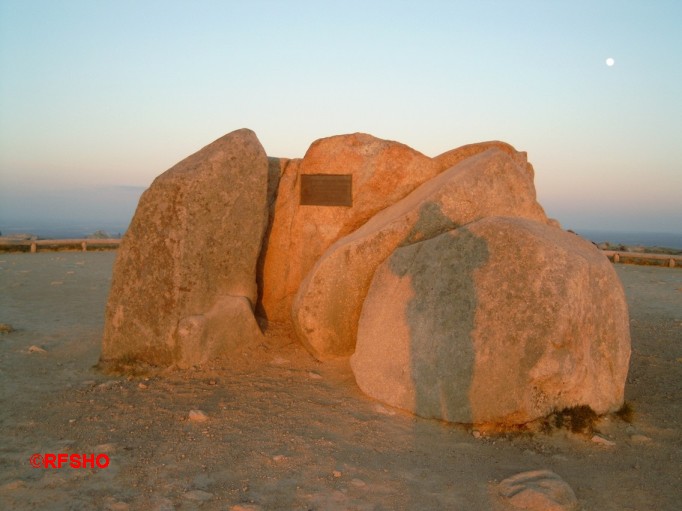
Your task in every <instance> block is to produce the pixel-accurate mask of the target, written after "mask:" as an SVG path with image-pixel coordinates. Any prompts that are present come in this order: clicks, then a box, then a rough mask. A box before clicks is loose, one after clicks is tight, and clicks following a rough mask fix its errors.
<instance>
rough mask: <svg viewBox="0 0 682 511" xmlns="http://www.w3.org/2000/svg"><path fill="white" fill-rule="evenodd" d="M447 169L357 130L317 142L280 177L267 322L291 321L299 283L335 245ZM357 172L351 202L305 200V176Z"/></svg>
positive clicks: (267, 275)
mask: <svg viewBox="0 0 682 511" xmlns="http://www.w3.org/2000/svg"><path fill="white" fill-rule="evenodd" d="M441 170H442V169H441V168H440V167H439V166H438V165H437V164H436V163H435V162H434V161H433V160H432V159H431V158H429V157H428V156H425V155H423V154H422V153H420V152H418V151H415V150H414V149H412V148H410V147H408V146H406V145H404V144H400V143H398V142H393V141H389V140H382V139H379V138H376V137H373V136H371V135H366V134H363V133H355V134H352V135H339V136H335V137H330V138H324V139H320V140H317V141H316V142H314V143H313V144H312V145H311V146H310V148H309V149H308V151H307V152H306V154H305V157H304V158H303V159H302V160H292V161H290V162H289V163H288V165H287V167H286V169H285V170H284V174H283V175H282V178H281V181H280V185H279V191H278V195H277V202H276V205H275V212H274V223H273V226H272V231H271V233H270V236H269V240H268V247H267V251H266V253H265V256H264V263H263V283H264V284H263V286H264V287H263V297H262V305H263V309H264V312H265V314H266V316H267V318H268V319H269V320H274V321H285V322H289V321H290V320H291V304H292V302H293V298H294V295H295V294H296V291H297V290H298V288H299V285H300V284H301V282H302V281H303V279H304V278H305V276H306V275H307V274H308V272H309V271H310V269H311V268H312V267H313V265H314V264H315V263H316V262H317V260H318V259H319V258H320V256H321V255H322V254H323V253H324V251H325V250H327V248H329V246H330V245H331V244H332V243H334V242H335V241H336V240H338V239H339V238H341V237H343V236H346V235H347V234H350V233H351V232H353V231H354V230H355V229H357V228H358V227H360V226H361V225H362V224H364V223H365V222H366V221H367V220H369V219H370V218H371V217H372V216H374V215H375V214H376V213H378V212H379V211H381V210H382V209H384V208H386V207H388V206H390V205H392V204H394V203H395V202H397V201H399V200H400V199H402V198H403V197H405V196H406V195H407V194H409V193H410V192H411V191H412V190H414V189H415V188H416V187H417V186H419V185H420V184H422V183H424V182H426V181H428V180H429V179H431V178H432V177H434V176H436V175H437V174H438V173H439V172H440V171H441ZM311 174H312V175H315V174H337V175H339V174H341V175H345V176H352V205H351V206H350V207H345V206H331V207H330V206H316V205H301V204H300V200H299V199H300V193H301V179H302V176H305V175H311Z"/></svg>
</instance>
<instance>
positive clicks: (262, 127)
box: [0, 0, 682, 232]
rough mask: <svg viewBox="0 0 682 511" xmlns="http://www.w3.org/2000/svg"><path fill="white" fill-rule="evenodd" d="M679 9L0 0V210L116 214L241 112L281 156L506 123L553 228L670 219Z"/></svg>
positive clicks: (651, 226) (681, 161)
mask: <svg viewBox="0 0 682 511" xmlns="http://www.w3.org/2000/svg"><path fill="white" fill-rule="evenodd" d="M681 25H682V2H681V1H679V0H641V1H637V0H618V1H615V0H613V1H606V0H602V1H600V0H591V1H581V0H570V1H559V0H557V1H550V0H535V1H529V0H526V1H522V0H519V1H511V0H509V1H502V0H498V1H491V0H488V1H486V0H483V1H473V0H472V1H467V2H464V1H449V2H447V1H441V2H437V1H423V0H422V1H411V2H406V1H399V0H393V1H371V0H364V1H353V0H345V1H323V0H317V1H286V0H280V1H263V0H248V1H247V0H243V1H220V2H218V1H215V2H213V1H205V0H194V1H189V0H187V1H169V0H166V1H150V0H146V1H145V0H136V1H126V0H115V1H113V0H112V1H108V0H88V1H73V0H62V1H32V0H20V1H12V0H0V225H1V224H2V221H3V220H5V221H7V220H8V219H14V218H21V217H22V215H24V217H26V215H33V217H36V218H37V217H40V216H41V215H42V216H45V217H48V218H52V219H54V218H55V217H59V215H62V216H64V218H66V217H68V216H72V217H74V218H80V217H81V216H86V217H87V216H90V217H97V216H98V215H104V214H106V215H108V216H111V215H114V216H115V215H117V214H118V213H117V211H121V214H122V215H123V216H124V217H126V215H128V216H129V215H130V214H132V210H131V208H132V206H131V204H132V203H133V202H134V201H132V202H131V200H130V193H133V194H134V193H136V192H134V191H133V192H129V190H130V188H125V187H129V186H137V187H146V186H148V185H149V183H150V182H151V181H152V179H153V178H154V177H155V176H156V175H158V174H160V173H161V172H163V171H164V170H166V169H167V168H169V167H171V166H172V165H173V164H174V163H176V162H177V161H179V160H180V159H182V158H184V157H185V156H187V155H189V154H191V153H192V152H194V151H196V150H198V149H199V148H201V147H202V146H204V145H206V144H208V143H209V142H211V141H213V140H214V139H216V138H218V137H219V136H221V135H223V134H225V133H228V132H230V131H232V130H235V129H238V128H242V127H248V128H251V129H253V130H254V131H255V132H256V133H257V134H258V136H259V138H260V140H261V142H262V144H263V145H264V147H265V149H266V151H267V152H268V154H270V155H273V156H286V157H300V156H303V154H304V153H305V150H306V149H307V147H308V146H309V145H310V144H311V143H312V142H313V141H314V140H316V139H318V138H321V137H325V136H330V135H335V134H341V133H351V132H355V131H362V132H367V133H371V134H373V135H376V136H378V137H381V138H387V139H393V140H398V141H400V142H403V143H406V144H408V145H410V146H412V147H414V148H415V149H417V150H419V151H422V152H423V153H425V154H427V155H429V156H435V155H437V154H439V153H441V152H444V151H446V150H448V149H451V148H454V147H457V146H460V145H463V144H467V143H471V142H477V141H482V140H491V139H498V140H504V141H506V142H509V143H511V144H513V145H514V146H515V147H516V148H517V149H519V150H524V151H527V152H528V154H529V159H530V161H531V162H532V163H533V165H534V166H535V169H536V187H537V189H538V195H539V199H540V201H541V203H542V204H543V206H544V207H545V209H546V210H547V211H548V213H549V214H550V215H551V216H554V217H557V218H558V219H559V220H560V221H561V222H562V224H563V225H564V226H565V227H566V228H574V229H581V228H595V229H600V228H601V229H621V230H642V229H646V230H653V231H671V232H682V98H681V97H680V95H681V93H682V35H681V34H682V31H680V28H679V27H680V26H681ZM607 57H612V58H614V59H615V65H614V66H613V67H608V66H607V65H606V64H605V59H606V58H607ZM120 187H124V188H120ZM93 189H97V190H98V192H96V193H93V196H94V197H98V198H97V200H93V201H90V202H88V201H83V202H82V204H81V205H80V206H79V207H78V208H77V210H76V211H71V210H70V206H69V203H70V202H71V200H72V197H73V196H74V194H76V193H78V194H81V195H84V194H85V193H86V192H88V191H91V190H93ZM102 190H105V191H107V190H108V192H106V193H105V192H102ZM112 190H119V191H122V193H123V192H125V193H123V196H125V194H126V193H127V194H128V196H126V197H128V198H127V199H125V198H121V197H122V196H121V195H120V194H119V195H117V194H114V193H109V192H111V191H112ZM133 190H134V189H133ZM107 194H109V195H107ZM13 197H14V198H13ZM106 197H109V198H108V199H106V200H110V201H111V204H108V205H107V206H106V207H105V206H104V204H103V202H102V201H103V200H105V199H104V198H106ZM59 201H61V203H60V204H61V206H59V205H57V203H58V202H59ZM116 201H119V202H118V203H117V202H116ZM116 204H119V205H118V206H117V205H116ZM116 208H118V209H116Z"/></svg>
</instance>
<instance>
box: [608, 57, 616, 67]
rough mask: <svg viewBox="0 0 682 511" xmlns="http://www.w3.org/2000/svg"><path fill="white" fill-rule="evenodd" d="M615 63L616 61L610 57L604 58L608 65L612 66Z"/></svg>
mask: <svg viewBox="0 0 682 511" xmlns="http://www.w3.org/2000/svg"><path fill="white" fill-rule="evenodd" d="M615 63H616V61H615V60H614V59H612V58H611V57H609V58H608V59H606V65H607V66H609V67H612V66H613V65H614V64H615Z"/></svg>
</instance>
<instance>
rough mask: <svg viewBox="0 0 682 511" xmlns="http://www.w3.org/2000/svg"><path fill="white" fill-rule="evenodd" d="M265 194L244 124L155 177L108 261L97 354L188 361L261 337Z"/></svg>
mask: <svg viewBox="0 0 682 511" xmlns="http://www.w3.org/2000/svg"><path fill="white" fill-rule="evenodd" d="M267 194H268V159H267V156H266V154H265V151H264V149H263V147H262V146H261V144H260V142H259V141H258V139H257V137H256V135H255V133H253V132H252V131H250V130H247V129H242V130H238V131H234V132H232V133H229V134H227V135H225V136H223V137H222V138H220V139H218V140H216V141H215V142H213V143H211V144H210V145H208V146H206V147H204V148H203V149H201V150H200V151H198V152H197V153H195V154H193V155H191V156H189V157H188V158H186V159H185V160H183V161H181V162H180V163H178V164H177V165H175V166H174V167H172V168H171V169H170V170H168V171H166V172H164V173H163V174H161V175H160V176H159V177H157V178H156V179H155V180H154V182H153V183H152V185H151V187H150V188H149V189H148V190H147V191H146V192H145V193H144V194H143V195H142V197H141V199H140V202H139V204H138V207H137V210H136V212H135V216H134V218H133V220H132V223H131V225H130V228H129V229H128V231H127V233H126V235H125V236H124V238H123V241H122V243H121V247H120V249H119V253H118V257H117V259H116V264H115V266H114V275H113V281H112V286H111V291H110V294H109V300H108V303H107V308H106V319H105V329H104V338H103V346H102V360H103V361H104V362H106V361H110V360H116V359H137V360H140V361H144V362H147V363H150V364H154V365H171V364H176V365H178V366H180V367H187V366H191V365H194V364H201V363H204V362H207V361H210V360H213V359H215V358H219V357H221V356H223V355H224V354H225V353H227V352H229V351H231V350H233V349H234V348H235V347H236V346H239V345H243V344H245V343H248V342H250V341H253V340H254V339H256V338H258V337H259V336H260V335H261V333H260V330H259V328H258V325H257V323H256V321H255V318H254V316H253V307H254V304H255V302H256V298H257V288H256V263H257V260H258V256H259V252H260V248H261V244H262V240H263V235H264V232H265V229H266V225H267V219H268V205H267Z"/></svg>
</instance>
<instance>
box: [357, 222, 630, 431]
mask: <svg viewBox="0 0 682 511" xmlns="http://www.w3.org/2000/svg"><path fill="white" fill-rule="evenodd" d="M629 359H630V330H629V321H628V310H627V304H626V301H625V293H624V291H623V288H622V286H621V284H620V281H619V279H618V276H617V274H616V272H615V271H614V269H613V267H612V265H611V263H610V262H609V260H608V259H607V258H606V257H605V256H604V255H603V254H602V253H601V252H600V251H599V249H597V248H596V247H594V246H593V245H592V244H591V243H589V242H587V241H585V240H583V239H581V238H580V237H578V236H575V235H573V234H570V233H567V232H564V231H562V230H560V229H557V228H555V227H551V226H548V225H544V224H541V223H538V222H535V221H532V220H527V219H521V218H497V217H490V218H485V219H483V220H479V221H478V222H474V223H471V224H469V225H467V226H465V227H461V228H459V229H455V230H453V231H450V232H446V233H444V234H441V235H440V236H437V237H435V238H432V239H430V240H426V241H422V242H419V243H414V244H411V245H407V246H404V247H401V248H398V249H397V250H396V251H395V252H393V254H392V255H391V256H390V257H389V258H388V259H386V261H385V262H384V263H383V264H382V265H381V266H379V268H378V269H377V271H376V273H375V275H374V278H373V280H372V284H371V286H370V289H369V292H368V294H367V298H366V299H365V302H364V305H363V309H362V315H361V317H360V323H359V327H358V338H357V348H356V351H355V354H354V355H353V356H352V357H351V367H352V369H353V373H354V374H355V378H356V381H357V383H358V385H359V387H360V388H361V389H362V390H363V391H364V392H365V393H366V394H368V395H370V396H372V397H374V398H376V399H379V400H381V401H384V402H386V403H388V404H390V405H393V406H396V407H399V408H403V409H406V410H409V411H411V412H413V413H416V414H417V415H421V416H423V417H433V418H440V419H444V420H447V421H451V422H462V423H483V424H499V425H505V426H507V425H515V424H523V423H526V422H529V421H532V420H534V419H538V418H540V417H544V416H546V415H548V414H550V413H551V412H552V411H554V410H562V409H564V408H570V407H574V406H580V405H586V406H590V407H591V408H592V409H593V410H594V411H595V412H597V413H598V414H604V413H608V412H613V411H615V410H617V409H618V408H619V407H620V406H621V405H622V403H623V393H624V388H625V378H626V376H627V372H628V364H629Z"/></svg>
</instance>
